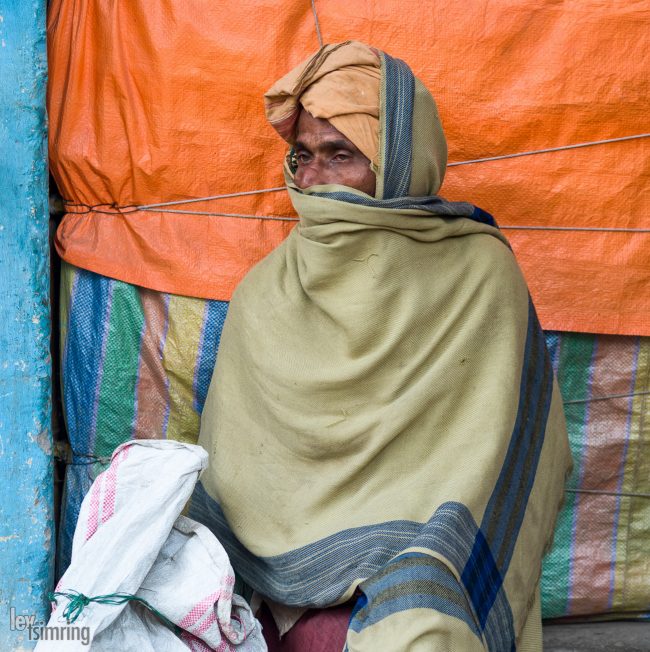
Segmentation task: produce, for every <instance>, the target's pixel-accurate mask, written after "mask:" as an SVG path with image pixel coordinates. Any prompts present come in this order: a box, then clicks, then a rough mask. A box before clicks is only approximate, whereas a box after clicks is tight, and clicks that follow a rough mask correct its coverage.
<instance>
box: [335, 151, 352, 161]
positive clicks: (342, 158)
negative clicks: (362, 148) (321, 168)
mask: <svg viewBox="0 0 650 652" xmlns="http://www.w3.org/2000/svg"><path fill="white" fill-rule="evenodd" d="M350 158H351V157H350V155H349V154H347V153H346V152H339V153H338V154H335V155H334V158H333V160H334V161H337V162H341V161H347V160H349V159H350Z"/></svg>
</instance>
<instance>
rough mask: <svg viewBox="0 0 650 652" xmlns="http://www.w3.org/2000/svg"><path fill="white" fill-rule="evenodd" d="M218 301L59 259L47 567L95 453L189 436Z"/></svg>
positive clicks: (215, 331)
mask: <svg viewBox="0 0 650 652" xmlns="http://www.w3.org/2000/svg"><path fill="white" fill-rule="evenodd" d="M227 307H228V304H227V303H226V302H223V301H207V300H204V299H195V298H190V297H182V296H176V295H170V294H165V293H162V292H156V291H154V290H147V289H144V288H140V287H137V286H135V285H130V284H128V283H124V282H121V281H116V280H113V279H109V278H107V277H105V276H101V275H98V274H94V273H93V272H89V271H86V270H81V269H78V268H76V267H73V266H71V265H68V264H66V263H64V264H63V267H62V270H61V351H62V361H61V369H62V385H63V404H64V412H65V416H66V425H67V429H68V436H69V440H70V445H71V448H72V450H73V460H72V464H70V465H69V466H68V468H67V470H66V479H65V489H64V496H63V506H62V513H61V525H60V528H59V545H58V552H57V575H61V573H62V572H63V571H64V570H65V568H66V567H67V565H68V564H69V561H70V552H71V547H72V537H73V535H74V528H75V525H76V522H77V518H78V515H79V508H80V506H81V501H82V500H83V497H84V496H85V494H86V493H87V492H88V490H89V489H90V485H91V484H92V482H93V480H94V479H95V477H97V475H98V474H99V473H100V472H101V471H102V470H103V469H104V468H106V466H107V464H106V463H103V462H98V461H97V460H96V458H110V456H111V454H112V452H113V450H114V449H115V448H116V447H117V446H118V445H119V444H121V443H123V442H124V441H127V440H129V439H134V438H162V439H164V438H169V439H175V440H178V441H184V442H190V443H196V440H197V437H198V430H199V420H200V415H201V411H202V409H203V403H204V401H205V396H206V393H207V390H208V385H209V383H210V378H211V376H212V370H213V368H214V362H215V358H216V353H217V347H218V344H219V337H220V335H221V329H222V327H223V322H224V319H225V316H226V310H227ZM106 461H108V460H106Z"/></svg>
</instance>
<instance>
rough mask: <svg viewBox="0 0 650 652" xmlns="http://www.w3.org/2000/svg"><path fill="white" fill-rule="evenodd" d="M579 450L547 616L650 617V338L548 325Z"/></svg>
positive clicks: (547, 574)
mask: <svg viewBox="0 0 650 652" xmlns="http://www.w3.org/2000/svg"><path fill="white" fill-rule="evenodd" d="M547 342H548V344H549V347H550V350H551V355H552V358H553V363H554V367H555V369H556V372H557V374H558V380H559V383H560V387H561V389H562V395H563V397H564V401H565V412H566V417H567V425H568V429H569V438H570V441H571V448H572V451H573V458H574V464H575V467H574V470H573V474H572V476H571V478H570V480H569V483H568V485H567V493H566V503H565V506H564V509H563V510H562V512H561V513H560V516H559V519H558V523H557V527H556V531H555V542H554V546H553V548H552V550H551V552H550V554H549V555H548V556H547V557H546V559H545V563H544V570H543V575H542V604H543V616H544V617H546V618H549V617H561V616H594V615H598V614H602V615H605V614H622V613H625V614H630V615H632V614H634V615H637V616H642V617H650V562H649V561H648V560H649V559H650V556H649V555H648V550H649V547H648V546H649V542H650V396H649V395H648V394H647V393H648V392H650V338H647V337H646V338H638V337H618V336H605V335H583V334H569V333H564V334H562V335H560V334H558V333H547Z"/></svg>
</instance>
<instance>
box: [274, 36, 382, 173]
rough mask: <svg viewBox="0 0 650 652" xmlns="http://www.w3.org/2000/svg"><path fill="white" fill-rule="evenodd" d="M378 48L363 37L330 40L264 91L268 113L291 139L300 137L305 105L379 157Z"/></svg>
mask: <svg viewBox="0 0 650 652" xmlns="http://www.w3.org/2000/svg"><path fill="white" fill-rule="evenodd" d="M380 80H381V67H380V58H379V54H378V52H376V51H375V50H374V49H372V48H371V47H369V46H367V45H364V44H363V43H359V42H358V41H347V42H346V43H341V44H338V45H335V46H325V47H323V48H321V49H320V50H319V51H318V52H317V53H316V54H315V55H313V56H312V57H310V58H309V59H308V60H307V61H304V62H303V63H301V64H300V65H299V66H297V67H296V68H294V69H293V70H292V71H291V72H289V73H288V74H286V75H285V76H284V77H282V79H280V80H279V81H277V82H276V83H275V84H274V85H273V87H272V88H271V89H270V90H269V91H268V92H267V93H266V94H265V95H264V104H265V108H266V116H267V118H268V120H269V122H270V123H271V125H272V126H273V127H274V128H275V129H276V130H277V131H278V133H279V134H280V136H282V138H284V139H285V140H286V141H287V142H288V143H290V144H293V143H294V141H295V130H296V122H297V120H298V115H299V113H300V105H302V106H303V107H304V108H305V109H306V110H307V111H308V112H309V113H310V114H311V115H312V116H314V117H315V118H324V119H325V120H328V121H329V122H330V124H331V125H332V126H333V127H334V128H335V129H338V130H339V131H340V132H341V133H342V134H343V135H344V136H345V137H346V138H348V139H349V140H351V141H352V142H353V143H354V144H355V145H356V146H357V147H358V148H359V150H360V151H361V152H362V153H363V154H364V155H365V156H366V157H367V158H368V159H370V161H371V162H372V163H373V166H375V167H376V166H377V164H378V152H379V87H380Z"/></svg>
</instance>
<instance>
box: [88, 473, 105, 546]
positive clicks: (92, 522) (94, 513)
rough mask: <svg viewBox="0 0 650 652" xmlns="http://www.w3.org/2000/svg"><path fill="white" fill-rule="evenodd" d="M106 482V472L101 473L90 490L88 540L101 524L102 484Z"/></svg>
mask: <svg viewBox="0 0 650 652" xmlns="http://www.w3.org/2000/svg"><path fill="white" fill-rule="evenodd" d="M103 482H104V474H103V473H100V474H99V475H98V476H97V478H95V482H94V483H93V487H92V489H91V491H90V513H89V514H88V528H87V530H86V541H88V539H90V537H92V535H93V534H95V532H97V526H98V525H99V494H100V491H101V485H102V483H103Z"/></svg>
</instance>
